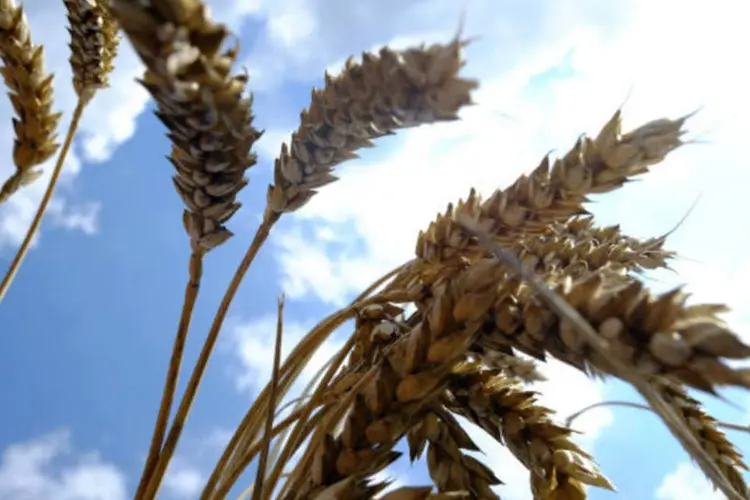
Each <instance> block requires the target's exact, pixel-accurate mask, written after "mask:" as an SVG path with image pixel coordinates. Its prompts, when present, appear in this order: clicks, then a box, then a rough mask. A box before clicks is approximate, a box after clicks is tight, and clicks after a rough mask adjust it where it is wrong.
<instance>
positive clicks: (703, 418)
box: [658, 383, 748, 496]
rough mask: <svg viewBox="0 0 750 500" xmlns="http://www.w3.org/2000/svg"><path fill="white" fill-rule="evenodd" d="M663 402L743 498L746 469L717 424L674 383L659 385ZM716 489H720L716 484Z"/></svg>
mask: <svg viewBox="0 0 750 500" xmlns="http://www.w3.org/2000/svg"><path fill="white" fill-rule="evenodd" d="M658 388H659V391H660V393H661V394H662V396H663V397H664V399H665V400H666V401H667V403H669V404H670V405H672V406H673V407H674V408H675V411H676V412H677V413H678V414H679V415H680V417H681V418H682V419H683V420H684V421H685V424H686V426H687V428H689V429H690V431H691V432H692V433H693V434H694V435H695V437H696V438H697V439H698V442H699V443H700V445H701V447H702V448H703V449H705V450H706V451H707V452H708V455H709V456H710V457H711V458H712V459H713V461H714V463H715V464H716V466H717V467H718V468H719V470H720V471H721V472H722V473H723V475H724V477H725V478H726V479H727V481H728V482H729V484H731V485H732V487H733V488H734V489H735V490H736V491H737V492H739V493H741V494H742V495H743V496H747V492H748V488H747V484H746V483H745V480H744V479H743V477H742V475H743V472H744V471H747V470H748V467H747V465H745V463H744V462H743V460H742V454H741V453H740V452H739V451H737V448H735V447H734V445H733V444H732V443H730V442H729V440H727V438H726V435H725V434H724V433H723V432H721V431H720V430H719V428H718V425H717V424H718V423H717V421H716V420H715V419H714V418H712V417H711V416H710V415H708V414H707V413H706V412H705V411H704V410H703V408H702V407H701V404H700V403H699V402H698V401H696V400H695V399H693V398H691V397H690V396H689V395H688V393H687V391H685V390H684V389H682V388H681V387H679V386H677V385H675V384H668V383H661V384H659V386H658ZM717 487H721V486H720V485H717Z"/></svg>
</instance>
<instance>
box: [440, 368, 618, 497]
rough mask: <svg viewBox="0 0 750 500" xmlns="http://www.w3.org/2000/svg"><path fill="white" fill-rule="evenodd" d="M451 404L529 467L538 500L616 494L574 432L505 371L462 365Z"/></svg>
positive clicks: (451, 392) (456, 373) (449, 397)
mask: <svg viewBox="0 0 750 500" xmlns="http://www.w3.org/2000/svg"><path fill="white" fill-rule="evenodd" d="M445 401H446V404H447V406H448V408H450V409H451V410H452V411H455V412H456V413H458V414H460V415H462V416H464V417H466V418H468V419H469V420H470V421H472V422H473V423H475V424H477V425H478V426H479V427H481V428H482V429H483V430H484V431H486V432H487V433H488V434H489V435H490V436H493V437H494V438H495V439H496V440H497V441H498V442H500V443H504V444H505V445H506V446H507V447H508V449H509V450H510V451H511V452H512V453H513V454H514V455H515V457H516V458H517V459H518V460H519V461H520V462H521V463H522V464H523V465H525V466H526V468H527V469H528V470H529V472H530V474H531V476H530V477H531V489H532V492H533V493H534V498H536V499H539V500H547V499H554V498H565V499H571V500H573V499H584V498H586V490H585V488H584V485H592V486H597V487H600V488H605V489H614V487H613V486H612V484H611V483H610V482H609V480H607V479H606V478H605V477H604V476H603V475H602V474H601V472H599V470H598V469H597V468H596V466H595V465H594V464H593V462H592V461H591V460H592V459H591V456H590V455H588V454H587V453H586V452H584V451H583V450H582V449H581V448H580V447H579V446H578V445H576V444H575V443H573V441H571V440H570V437H571V436H572V434H573V431H571V430H570V429H568V428H566V427H563V426H560V425H557V424H555V423H553V421H552V419H551V416H552V415H553V412H552V410H549V409H548V408H545V407H543V406H540V405H539V404H538V403H537V402H536V398H535V394H534V393H533V392H531V391H528V390H524V389H523V388H522V387H521V386H520V385H519V384H518V383H517V382H516V381H513V380H511V379H509V378H507V377H505V376H503V375H502V374H501V373H500V372H498V371H495V370H487V369H486V368H484V367H482V366H481V364H477V363H463V364H461V365H458V366H457V367H456V369H455V370H454V374H453V376H452V377H451V382H450V385H449V386H448V394H447V397H446V398H445Z"/></svg>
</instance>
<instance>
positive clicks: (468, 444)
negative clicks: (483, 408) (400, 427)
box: [407, 405, 502, 500]
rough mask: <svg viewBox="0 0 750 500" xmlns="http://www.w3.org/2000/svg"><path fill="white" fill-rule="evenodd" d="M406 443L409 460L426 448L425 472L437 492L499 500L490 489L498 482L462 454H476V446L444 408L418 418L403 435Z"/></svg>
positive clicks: (477, 461)
mask: <svg viewBox="0 0 750 500" xmlns="http://www.w3.org/2000/svg"><path fill="white" fill-rule="evenodd" d="M436 406H437V405H436ZM407 440H408V443H409V455H410V459H411V460H412V461H414V460H416V459H417V458H419V457H420V456H421V455H422V452H423V450H424V448H425V445H426V446H427V470H428V472H429V473H430V477H431V478H432V481H433V483H434V484H435V486H437V488H438V491H439V492H441V493H451V492H456V491H467V492H469V493H470V494H471V495H472V497H473V498H481V499H486V500H499V498H500V497H499V496H498V495H497V494H496V493H495V492H494V491H492V487H493V486H495V485H498V484H502V483H501V481H500V479H498V478H497V477H496V476H495V474H494V472H493V471H492V470H491V469H490V468H489V467H487V466H486V465H484V464H483V463H482V462H480V461H479V460H477V459H476V458H474V457H472V456H469V455H467V454H466V453H465V452H464V450H466V451H479V447H477V445H476V444H475V443H474V441H472V439H471V438H470V437H469V435H468V434H467V433H466V431H465V430H464V429H463V428H462V427H461V425H460V423H459V422H458V421H457V420H456V419H455V418H454V417H453V416H452V415H451V414H450V413H449V412H447V411H446V410H445V409H444V408H441V407H436V408H434V409H433V410H432V411H429V412H427V414H426V415H425V416H423V417H422V418H420V419H419V421H418V423H417V424H416V425H415V426H414V427H412V428H411V429H410V430H409V432H408V433H407Z"/></svg>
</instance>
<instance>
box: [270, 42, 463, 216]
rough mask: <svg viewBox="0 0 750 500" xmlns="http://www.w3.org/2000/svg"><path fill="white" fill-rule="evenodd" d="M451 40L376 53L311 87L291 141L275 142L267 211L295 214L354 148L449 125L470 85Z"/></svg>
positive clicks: (457, 46)
mask: <svg viewBox="0 0 750 500" xmlns="http://www.w3.org/2000/svg"><path fill="white" fill-rule="evenodd" d="M464 45H465V43H464V42H462V41H460V40H458V39H455V40H453V41H452V42H451V43H449V44H447V45H440V44H437V45H432V46H430V47H419V48H414V49H408V50H405V51H393V50H390V49H389V48H387V47H386V48H383V49H381V50H380V54H379V55H374V54H363V56H362V63H361V64H356V63H354V62H353V61H352V60H351V59H349V60H348V61H347V63H346V67H345V68H344V70H343V72H342V73H341V75H339V76H337V77H335V78H333V77H330V76H329V75H327V74H326V84H325V87H324V88H323V89H322V90H313V92H312V101H311V103H310V107H309V108H308V109H307V110H305V111H303V112H302V114H301V117H300V121H301V123H300V126H299V128H298V129H297V131H296V132H295V133H294V134H292V139H291V144H290V145H289V146H287V145H286V144H283V145H282V148H281V154H280V155H279V157H278V159H277V160H276V163H275V167H274V185H273V186H270V187H269V191H268V206H269V208H270V209H271V210H272V211H274V212H291V211H294V210H297V209H299V208H300V207H302V206H303V205H304V204H305V203H307V202H308V201H309V200H310V198H312V196H314V195H315V193H316V191H315V190H316V189H317V188H320V187H322V186H324V185H326V184H329V183H331V182H333V181H335V180H336V177H334V176H333V175H332V173H331V172H332V170H333V168H334V167H335V166H336V165H338V164H339V163H341V162H342V161H345V160H348V159H351V158H356V154H355V151H356V150H357V149H360V148H363V147H370V146H372V140H373V139H376V138H378V137H382V136H384V135H390V134H392V133H393V131H395V130H397V129H403V128H409V127H415V126H418V125H422V124H427V123H434V122H438V121H446V120H455V119H457V112H458V110H459V108H460V107H462V106H464V105H466V104H469V103H470V100H471V99H470V96H469V93H470V91H471V90H472V89H474V88H475V87H476V86H477V83H476V82H475V81H473V80H467V79H464V78H460V77H459V76H458V72H459V70H460V69H461V67H462V66H463V61H462V60H461V48H462V47H463V46H464Z"/></svg>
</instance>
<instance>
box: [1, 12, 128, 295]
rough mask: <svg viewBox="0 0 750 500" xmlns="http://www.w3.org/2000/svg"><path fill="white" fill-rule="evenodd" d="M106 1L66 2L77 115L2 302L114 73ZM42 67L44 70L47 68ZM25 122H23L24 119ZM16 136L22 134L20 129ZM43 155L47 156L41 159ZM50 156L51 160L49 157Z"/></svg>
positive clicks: (114, 41) (4, 288) (48, 83)
mask: <svg viewBox="0 0 750 500" xmlns="http://www.w3.org/2000/svg"><path fill="white" fill-rule="evenodd" d="M2 1H3V4H2V5H3V6H4V7H5V6H10V5H11V4H10V0H2ZM106 1H107V0H66V2H65V6H66V8H67V9H68V20H69V21H70V27H69V31H70V35H71V43H70V48H71V54H70V64H71V67H72V69H73V87H74V89H75V91H76V94H77V95H78V101H77V103H76V106H75V109H74V110H73V116H72V117H71V120H70V125H68V130H67V132H66V134H65V140H64V141H63V145H62V149H60V153H59V155H58V156H57V161H56V162H55V168H54V169H53V170H52V176H51V177H50V180H49V184H48V185H47V190H46V191H45V192H44V196H43V197H42V200H41V201H40V202H39V207H38V208H37V211H36V213H35V214H34V218H33V219H32V221H31V225H30V226H29V229H28V230H27V231H26V236H25V237H24V239H23V242H22V243H21V246H20V247H19V248H18V250H17V252H16V255H15V257H14V258H13V261H12V262H11V264H10V268H9V269H8V271H7V272H6V274H5V277H4V278H3V281H2V283H0V301H2V299H3V297H4V296H5V294H6V293H7V291H8V288H9V287H10V285H11V283H12V282H13V279H14V278H15V275H16V273H17V272H18V269H19V268H20V267H21V264H22V262H23V259H24V257H25V256H26V254H27V253H28V251H29V248H30V246H31V242H32V241H33V239H34V235H35V234H36V232H37V231H38V230H39V226H40V225H41V224H42V218H43V217H44V212H45V211H46V210H47V205H49V202H50V200H51V199H52V195H53V194H54V192H55V187H57V181H58V180H59V178H60V174H61V173H62V168H63V165H64V164H65V159H66V158H67V156H68V151H69V150H70V147H71V145H72V144H73V138H74V137H75V134H76V131H77V130H78V124H79V122H80V120H81V116H82V115H83V110H84V108H85V107H86V105H87V104H88V103H89V101H90V100H91V98H92V97H93V96H94V93H95V92H96V90H97V89H99V88H102V87H103V86H106V84H107V74H108V73H109V71H111V70H112V59H113V58H114V55H115V53H116V46H117V36H116V34H117V26H116V25H115V23H114V19H113V18H112V17H111V16H110V15H109V9H108V7H105V6H104V5H105V2H106ZM6 10H12V9H6ZM14 12H15V14H14V15H15V17H14V18H13V19H15V23H16V24H15V25H16V26H25V28H20V30H19V33H21V34H22V35H23V36H22V37H21V38H20V39H21V40H25V43H26V44H27V45H28V46H29V47H31V44H30V42H29V41H28V25H26V24H25V22H21V21H19V19H21V20H22V19H23V15H22V13H21V12H20V10H17V11H14ZM2 20H3V21H6V18H2ZM24 29H25V30H26V34H23V32H24ZM37 50H38V55H37V56H34V57H38V58H39V59H40V60H41V49H37ZM39 64H41V63H39ZM40 67H41V66H40ZM41 68H42V69H43V67H41ZM43 82H44V85H46V87H47V90H45V92H47V93H48V94H44V96H42V97H45V96H46V99H49V100H51V96H52V81H51V78H47V79H46V80H43ZM42 102H45V101H42ZM14 104H15V102H14ZM17 108H18V106H17ZM19 109H22V108H19ZM19 109H17V111H19ZM19 114H20V112H19ZM58 118H59V116H58V115H54V118H53V119H52V120H51V122H50V123H52V122H54V124H55V125H56V124H57V120H58ZM21 122H23V120H21ZM16 133H17V135H18V127H17V132H16ZM49 140H51V139H49ZM17 143H18V141H17ZM52 151H53V152H54V149H52ZM45 154H46V153H45ZM43 156H44V155H42V156H41V157H43ZM47 157H49V155H48V156H47Z"/></svg>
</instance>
